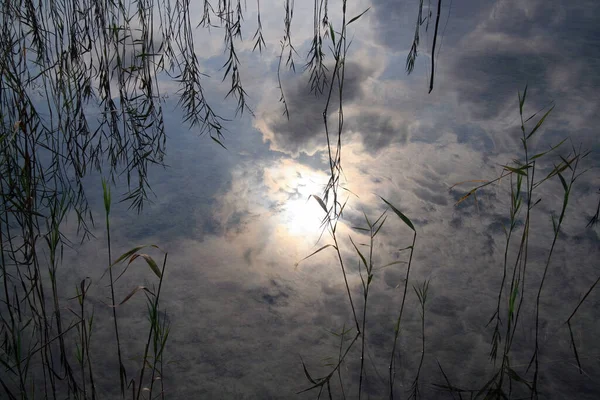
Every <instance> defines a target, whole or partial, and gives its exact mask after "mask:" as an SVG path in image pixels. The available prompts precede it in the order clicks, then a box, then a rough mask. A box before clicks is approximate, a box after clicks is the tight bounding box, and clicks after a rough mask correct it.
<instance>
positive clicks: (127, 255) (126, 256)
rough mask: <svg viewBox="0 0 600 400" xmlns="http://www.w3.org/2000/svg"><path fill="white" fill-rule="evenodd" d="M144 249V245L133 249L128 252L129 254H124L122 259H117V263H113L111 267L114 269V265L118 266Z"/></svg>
mask: <svg viewBox="0 0 600 400" xmlns="http://www.w3.org/2000/svg"><path fill="white" fill-rule="evenodd" d="M144 247H146V245H143V246H137V247H134V248H133V249H131V250H129V251H127V252H125V253H123V254H122V255H121V257H119V258H117V260H116V261H115V262H113V263H112V265H111V267H112V266H113V265H117V264H118V263H120V262H121V261H123V260H125V259H126V258H129V257H131V256H132V255H133V254H135V253H136V252H137V251H138V250H141V249H143V248H144Z"/></svg>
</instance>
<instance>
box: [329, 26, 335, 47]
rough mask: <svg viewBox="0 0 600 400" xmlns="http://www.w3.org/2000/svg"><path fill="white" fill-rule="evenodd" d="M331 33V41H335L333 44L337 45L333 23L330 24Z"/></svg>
mask: <svg viewBox="0 0 600 400" xmlns="http://www.w3.org/2000/svg"><path fill="white" fill-rule="evenodd" d="M329 34H330V35H331V41H332V42H333V45H334V46H335V32H334V31H333V25H332V24H329Z"/></svg>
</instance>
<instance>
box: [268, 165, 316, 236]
mask: <svg viewBox="0 0 600 400" xmlns="http://www.w3.org/2000/svg"><path fill="white" fill-rule="evenodd" d="M265 182H266V183H267V185H268V186H269V187H270V188H271V189H273V190H272V193H274V196H275V200H276V202H277V205H278V206H277V209H276V213H277V216H278V220H279V221H280V223H281V225H283V226H284V227H285V229H286V230H287V231H288V233H289V234H290V235H293V236H301V237H306V238H311V240H312V239H313V238H314V237H318V235H319V233H320V231H321V221H322V219H323V217H324V216H325V212H324V211H323V209H322V208H321V207H320V206H319V204H318V202H317V201H316V200H314V199H312V198H310V196H311V195H319V196H320V195H321V192H322V191H323V188H324V185H325V183H326V182H327V177H326V176H325V174H323V173H321V172H318V171H315V170H313V169H311V168H308V167H306V166H303V165H300V164H297V163H295V162H293V161H291V160H285V161H282V162H281V163H277V165H276V166H274V167H272V168H269V169H267V170H266V172H265Z"/></svg>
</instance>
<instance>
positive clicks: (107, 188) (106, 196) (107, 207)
mask: <svg viewBox="0 0 600 400" xmlns="http://www.w3.org/2000/svg"><path fill="white" fill-rule="evenodd" d="M102 194H103V196H104V209H105V210H106V215H108V214H110V186H109V185H107V183H106V179H104V178H102Z"/></svg>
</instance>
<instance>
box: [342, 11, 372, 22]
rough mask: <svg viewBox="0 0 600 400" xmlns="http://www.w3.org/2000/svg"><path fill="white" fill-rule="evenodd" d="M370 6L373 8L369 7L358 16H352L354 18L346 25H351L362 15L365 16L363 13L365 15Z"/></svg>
mask: <svg viewBox="0 0 600 400" xmlns="http://www.w3.org/2000/svg"><path fill="white" fill-rule="evenodd" d="M370 8H371V7H369V8H367V9H366V10H365V11H363V12H361V13H360V14H358V15H357V16H356V17H354V18H352V19H351V20H350V22H348V23H347V24H346V26H348V25H350V24H351V23H353V22H354V21H356V20H357V19H359V18H360V17H362V16H363V15H364V14H365V13H366V12H367V11H369V9H370Z"/></svg>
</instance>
